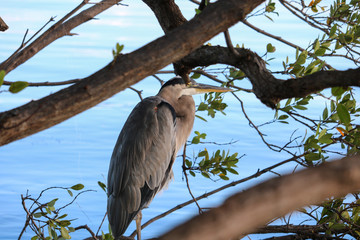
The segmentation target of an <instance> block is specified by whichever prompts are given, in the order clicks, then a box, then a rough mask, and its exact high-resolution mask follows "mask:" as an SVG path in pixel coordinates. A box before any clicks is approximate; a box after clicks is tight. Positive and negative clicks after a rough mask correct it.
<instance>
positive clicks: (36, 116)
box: [0, 0, 264, 145]
mask: <svg viewBox="0 0 360 240" xmlns="http://www.w3.org/2000/svg"><path fill="white" fill-rule="evenodd" d="M263 1H264V0H256V1H250V0H247V1H238V0H220V1H217V2H216V3H214V4H212V5H210V6H208V7H207V8H206V9H205V10H204V11H203V12H202V14H200V15H198V16H196V17H195V18H194V19H192V20H191V21H189V22H187V23H186V24H183V25H181V26H180V27H178V28H176V29H174V30H173V31H171V32H169V33H168V34H167V35H165V36H163V37H161V38H159V39H157V40H155V41H153V42H151V43H149V44H147V45H146V46H144V47H142V48H140V49H138V50H136V51H134V52H132V53H130V54H126V55H122V56H119V57H118V58H117V59H116V61H115V62H114V63H110V64H108V65H107V66H106V67H104V68H103V69H101V70H99V71H98V72H96V73H94V74H93V75H91V76H89V77H87V78H85V79H83V80H82V81H81V82H79V83H77V84H74V85H72V86H70V87H68V88H66V89H63V90H60V91H58V92H56V93H54V94H52V95H49V96H47V97H44V98H42V99H40V100H37V101H32V102H29V103H28V104H25V105H23V106H21V107H18V108H15V109H12V110H10V111H7V112H3V113H0V131H1V136H0V145H4V144H7V143H10V142H12V141H15V140H17V139H21V138H24V137H26V136H29V135H31V134H34V133H36V132H39V131H41V130H44V129H46V128H49V127H51V126H54V125H55V124H57V123H60V122H62V121H64V120H66V119H68V118H70V117H72V116H74V115H76V114H78V113H80V112H82V111H85V110H87V109H89V108H91V107H93V106H95V105H96V104H98V103H100V102H101V101H104V100H105V99H107V98H109V97H111V96H113V95H114V94H116V93H118V92H119V91H121V90H123V89H126V88H127V87H129V86H131V85H133V84H135V83H137V82H139V81H140V80H142V79H143V78H145V77H146V76H149V75H151V74H154V73H155V72H156V71H158V70H160V69H161V68H163V67H165V66H166V65H168V64H169V63H171V62H175V61H177V60H179V59H181V58H182V57H184V56H186V55H187V54H189V53H191V52H192V51H194V50H195V49H197V48H199V47H200V46H201V45H202V44H203V43H204V42H206V41H208V40H209V39H211V38H212V37H214V36H215V35H217V34H218V33H220V32H223V31H225V30H226V29H227V28H229V27H230V26H232V25H234V24H235V23H237V22H238V21H241V20H242V19H244V17H245V16H246V15H247V14H248V13H250V12H251V11H252V10H253V9H254V8H255V7H256V6H258V5H259V4H260V3H262V2H263ZM194 33H196V34H194ZM144 56H146V57H144Z"/></svg>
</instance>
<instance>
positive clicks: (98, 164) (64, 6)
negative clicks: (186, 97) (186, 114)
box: [0, 0, 323, 239]
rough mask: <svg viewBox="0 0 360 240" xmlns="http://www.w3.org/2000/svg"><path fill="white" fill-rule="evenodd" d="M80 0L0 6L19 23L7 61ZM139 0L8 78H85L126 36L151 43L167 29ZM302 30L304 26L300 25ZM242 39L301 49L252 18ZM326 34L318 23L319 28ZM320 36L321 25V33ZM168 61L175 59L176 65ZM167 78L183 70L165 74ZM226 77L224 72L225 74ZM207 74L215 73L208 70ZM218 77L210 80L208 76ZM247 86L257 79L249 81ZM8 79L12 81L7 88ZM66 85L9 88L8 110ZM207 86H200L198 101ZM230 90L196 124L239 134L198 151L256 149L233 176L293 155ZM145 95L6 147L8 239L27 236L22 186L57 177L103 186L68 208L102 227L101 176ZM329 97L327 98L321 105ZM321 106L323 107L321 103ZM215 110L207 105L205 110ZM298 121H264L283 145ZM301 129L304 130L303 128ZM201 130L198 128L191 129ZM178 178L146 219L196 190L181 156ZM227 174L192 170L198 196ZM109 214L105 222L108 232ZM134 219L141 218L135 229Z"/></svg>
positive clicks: (61, 182) (66, 182) (254, 108)
mask: <svg viewBox="0 0 360 240" xmlns="http://www.w3.org/2000/svg"><path fill="white" fill-rule="evenodd" d="M78 2H79V1H72V0H66V1H65V0H61V1H59V0H56V1H55V0H53V1H51V3H49V1H41V0H37V1H31V3H30V2H27V1H25V2H24V1H19V0H13V1H6V2H4V3H2V6H1V9H0V16H1V17H2V18H3V19H4V20H5V21H6V22H7V24H8V25H9V27H10V29H9V30H8V31H7V32H5V33H0V42H1V44H0V61H2V60H4V59H6V57H7V56H9V55H10V54H11V53H12V52H13V51H14V50H15V49H16V48H17V47H18V46H19V44H20V43H21V41H22V37H23V34H24V32H25V31H26V29H29V34H30V35H31V34H33V33H34V32H35V31H36V30H37V29H38V28H39V27H41V26H42V25H43V24H44V23H45V22H46V21H47V20H48V19H49V18H50V17H52V16H57V17H56V19H60V17H61V16H63V15H64V14H65V13H66V12H67V11H69V10H70V9H72V8H73V7H74V6H75V5H76V4H78ZM123 3H126V4H128V5H129V6H116V7H113V8H111V9H110V10H109V11H107V12H105V13H103V14H101V15H99V16H98V18H99V19H98V20H93V21H90V22H88V23H86V24H84V25H82V26H80V27H78V28H76V29H74V30H73V31H72V32H73V33H77V34H78V35H76V36H72V37H64V38H62V39H60V40H57V41H56V42H54V43H53V44H52V45H51V46H49V47H47V48H46V49H44V50H43V51H41V52H40V53H39V54H38V55H36V56H35V57H33V58H32V59H30V60H29V61H28V62H26V63H25V64H23V65H21V66H20V67H18V68H17V69H15V70H14V71H12V72H11V73H10V74H9V75H8V76H7V77H6V80H8V81H16V80H26V81H30V82H42V81H62V80H68V79H74V78H83V77H86V76H88V75H89V74H91V73H93V72H94V71H96V70H98V69H99V68H101V67H103V66H104V65H106V64H107V63H108V62H109V61H111V58H112V54H111V50H112V48H114V46H115V44H116V42H119V43H120V44H124V45H125V48H124V52H131V51H133V50H135V49H137V48H139V47H141V46H142V45H144V44H146V43H148V42H149V41H152V40H154V39H155V38H157V37H159V36H161V35H162V34H163V33H162V30H161V28H160V27H159V25H158V24H157V21H156V19H155V17H154V16H153V14H152V12H151V11H150V10H149V9H148V8H147V6H146V5H145V4H143V3H142V2H141V1H124V2H123ZM194 8H195V7H194V5H193V4H191V3H190V2H188V1H181V9H182V10H184V11H186V12H185V16H186V17H187V18H191V17H192V16H193V14H194ZM279 21H280V20H277V21H276V22H275V23H272V22H270V21H268V20H267V19H266V18H262V19H260V20H256V21H254V22H255V23H261V24H264V25H263V26H264V27H270V28H271V26H274V25H275V24H278V23H279ZM281 21H282V22H280V24H283V25H282V26H284V27H285V28H289V29H291V26H292V25H291V24H292V23H294V22H295V21H297V20H296V19H294V18H291V17H289V16H285V17H284V18H283V19H282V20H281ZM272 30H274V33H275V34H279V35H280V34H281V33H282V32H283V31H284V28H275V29H272ZM300 30H302V28H301V29H300ZM231 34H232V36H233V42H234V43H238V44H239V45H242V44H243V43H244V45H245V47H249V48H251V49H253V50H256V51H257V52H258V53H259V54H260V55H261V54H263V53H264V52H265V46H266V44H267V43H268V42H272V43H273V44H274V45H275V46H276V47H277V49H278V53H279V55H280V57H283V56H286V55H289V57H293V56H294V53H293V51H292V50H290V48H289V47H286V46H284V45H281V44H279V43H276V42H275V41H274V40H270V39H268V38H266V37H261V36H260V37H259V35H258V34H256V33H255V32H254V31H252V30H249V29H248V28H247V27H246V26H244V25H242V24H238V25H236V26H235V27H233V28H231ZM315 34H316V33H315ZM308 36H314V33H313V32H311V31H310V32H309V31H307V32H306V33H305V34H304V33H302V34H301V37H299V35H298V34H296V32H293V33H292V35H291V34H290V33H289V39H290V40H294V41H297V43H298V44H303V46H306V44H307V43H308V42H307V41H308V40H306V41H305V42H304V38H306V37H308ZM315 36H316V35H315ZM210 42H211V43H212V44H214V45H215V44H224V40H223V37H222V35H221V36H218V37H216V38H214V39H213V40H211V41H210ZM280 57H279V59H278V60H275V61H274V62H273V63H272V66H273V67H274V69H275V70H280V69H281V65H280V64H281V61H279V60H280V59H281V58H280ZM166 69H171V66H169V67H167V68H166ZM159 76H160V77H161V78H163V79H164V80H167V79H169V78H171V77H173V75H159ZM219 77H220V78H221V74H220V75H219ZM200 81H203V82H205V81H207V79H205V78H202V79H201V80H200ZM207 83H210V82H207ZM159 86H160V85H159V83H158V81H157V80H156V79H154V78H152V77H148V78H146V79H145V80H144V81H142V82H141V83H139V84H137V85H135V86H134V87H135V88H137V89H139V90H143V96H144V97H146V96H150V95H154V94H156V92H157V90H158V88H159ZM242 87H247V88H250V85H249V84H248V83H247V82H246V81H244V83H243V85H242ZM1 89H4V88H1ZM59 89H60V88H59V87H43V88H30V87H29V88H27V89H25V90H24V91H22V92H21V93H19V94H16V95H13V94H11V93H8V92H2V93H0V111H4V110H8V109H11V108H13V107H16V106H20V105H22V104H24V103H26V102H28V101H29V100H32V99H38V98H41V97H43V96H46V95H48V94H50V93H52V92H55V91H57V90H59ZM238 96H239V97H240V98H241V99H242V100H243V101H244V103H245V108H246V111H247V113H248V115H249V116H250V117H251V119H252V120H253V121H254V122H255V123H256V124H261V123H264V122H267V121H270V120H272V118H273V115H274V112H273V111H272V110H270V109H268V108H266V107H265V106H264V105H262V104H261V103H260V102H259V101H258V100H257V99H256V98H255V97H254V96H253V95H251V94H246V93H238ZM201 98H202V96H195V100H196V102H197V103H199V101H200V100H201ZM225 100H226V101H227V102H228V103H229V107H228V108H227V110H226V116H224V115H222V114H217V115H218V117H217V118H216V119H210V118H207V119H208V122H207V123H205V122H203V121H201V120H199V119H196V122H195V125H194V130H198V131H199V132H206V133H207V139H206V141H209V142H219V143H226V142H230V141H237V142H236V143H234V144H232V145H226V146H216V145H213V144H206V145H201V146H189V147H188V155H189V156H192V155H196V154H197V152H198V151H199V150H202V149H203V148H204V147H206V148H207V149H208V150H209V151H210V152H211V151H213V150H216V149H217V148H221V149H225V150H226V151H227V150H230V151H231V152H239V155H242V154H246V156H245V157H243V158H242V159H241V160H240V161H239V164H238V169H237V171H238V172H239V176H232V177H231V179H232V180H237V179H240V178H243V177H246V176H248V175H250V174H253V173H255V172H256V171H257V170H258V169H262V168H265V167H267V166H270V165H273V164H275V163H277V162H278V161H279V160H284V159H286V158H288V157H289V156H288V155H286V154H283V153H280V154H278V153H274V152H273V151H270V150H269V149H268V148H267V147H266V146H265V144H264V143H263V142H261V141H260V137H259V136H258V134H257V133H256V131H255V130H254V129H252V128H250V127H249V124H248V121H247V120H246V119H245V118H244V115H243V113H242V111H241V108H240V104H239V103H238V102H237V100H236V99H235V98H234V97H233V96H232V95H231V94H227V96H226V98H225ZM138 101H139V98H138V96H137V94H136V93H135V92H133V91H131V90H125V91H123V92H121V93H118V94H116V95H115V96H113V97H112V98H110V99H108V100H106V101H104V102H102V103H100V104H98V105H97V106H96V107H94V108H92V109H90V110H88V111H85V112H83V113H81V114H79V115H77V116H75V117H72V118H71V119H69V120H67V121H65V122H63V123H60V124H58V125H56V126H54V127H52V128H50V129H47V130H45V131H42V132H40V133H37V134H34V135H32V136H30V137H27V138H25V139H22V140H19V141H16V142H13V143H10V144H8V145H6V146H3V147H1V148H0V222H1V225H0V232H1V236H0V239H17V237H18V234H19V232H20V231H21V229H22V227H23V225H24V223H25V216H26V215H25V212H24V210H23V209H22V205H21V199H20V195H21V194H24V195H25V194H26V193H27V191H29V194H31V195H32V196H33V197H36V196H37V195H38V194H39V193H40V191H41V190H43V189H45V188H48V187H51V186H63V187H69V186H72V185H74V184H77V183H82V184H84V185H85V189H91V190H96V191H94V192H87V193H84V194H82V195H80V196H79V197H78V198H77V200H76V201H75V203H74V204H72V205H71V206H70V207H68V208H67V209H66V210H64V211H63V213H65V212H66V213H69V218H70V219H76V220H74V222H73V224H72V225H73V226H78V225H82V224H88V225H89V227H90V228H91V229H92V230H93V231H95V232H96V231H97V229H98V227H99V225H100V223H101V220H102V218H103V216H104V213H105V210H106V195H105V193H104V192H103V191H102V190H101V189H100V188H99V187H98V185H97V181H102V182H106V180H105V179H106V176H107V170H108V164H109V159H110V155H111V153H112V149H113V146H114V144H115V141H116V139H117V136H118V133H119V132H120V130H121V128H122V125H123V123H124V121H125V120H126V118H127V116H128V114H129V113H130V111H131V109H132V108H133V107H134V106H135V105H136V103H137V102H138ZM322 106H323V105H322V104H321V103H319V106H318V107H322ZM314 112H316V111H314ZM203 116H205V115H203ZM294 128H296V126H294V125H282V124H274V125H266V126H264V127H263V128H262V130H263V131H264V132H266V133H267V134H268V135H269V137H267V140H269V141H271V143H274V144H279V145H283V144H285V143H286V142H287V141H288V140H289V136H290V134H291V133H292V131H293V129H294ZM298 133H299V135H300V134H303V133H304V130H303V129H299V130H298ZM190 138H191V137H190ZM293 167H294V166H293V165H292V164H289V165H287V166H285V167H281V168H279V169H278V170H277V171H278V172H282V173H283V172H289V171H291V170H292V169H293ZM174 173H175V180H174V181H173V182H172V183H171V185H170V186H169V189H168V190H166V191H164V192H163V193H161V194H159V195H158V196H157V197H156V198H155V199H154V201H153V203H152V204H151V205H150V208H148V209H146V210H144V211H143V222H145V221H146V220H148V219H150V218H152V217H154V216H156V215H158V214H160V213H162V212H164V211H166V210H168V209H170V208H172V207H174V206H176V205H178V204H181V203H182V202H184V201H187V200H189V199H191V197H190V195H189V194H188V191H187V189H186V183H185V181H184V180H183V176H182V171H181V159H180V158H179V159H178V161H177V162H176V163H175V166H174ZM273 176H275V175H272V174H268V175H266V176H264V177H261V178H259V179H255V180H251V181H249V182H247V183H244V184H241V185H239V186H236V187H233V188H230V189H228V190H226V191H223V192H221V193H218V194H216V195H213V196H212V197H210V198H208V199H205V200H202V201H200V202H199V204H200V205H201V206H202V207H212V206H216V205H218V204H220V203H221V202H222V201H223V199H225V198H226V197H227V196H229V195H231V194H232V193H234V192H236V191H240V190H243V189H246V188H248V187H249V186H252V185H254V184H256V183H258V182H260V181H263V180H264V179H267V178H269V177H273ZM226 183H227V182H224V181H216V182H213V181H210V180H207V179H204V178H202V177H197V178H192V177H190V185H191V189H192V192H193V194H194V195H195V196H198V195H201V194H203V193H205V192H209V191H211V190H212V189H214V188H216V187H219V186H222V185H224V184H226ZM59 196H60V200H59V201H58V203H57V204H59V206H60V204H64V203H67V202H69V201H71V198H70V197H69V196H68V194H67V193H66V192H65V191H63V190H52V191H49V194H47V195H46V196H44V199H43V201H44V202H45V201H46V200H51V199H53V198H55V197H59ZM197 213H198V211H197V208H196V206H195V205H194V204H192V205H190V206H188V207H185V208H183V209H181V210H178V211H176V212H175V213H173V214H171V215H169V216H167V217H165V218H163V219H160V220H158V221H156V222H155V223H153V224H151V225H150V226H149V227H147V228H146V229H144V231H143V236H144V237H145V238H150V237H156V236H158V235H159V234H161V233H163V232H166V231H167V230H169V229H171V228H172V227H173V226H175V225H177V224H179V223H181V222H183V221H185V220H186V219H188V218H189V217H191V216H193V215H195V214H197ZM107 229H108V227H107V222H106V221H105V223H104V225H103V227H102V230H104V232H107ZM133 229H134V225H133V224H132V225H131V226H130V227H129V229H128V232H127V233H129V234H130V233H131V232H132V231H133ZM33 235H34V234H33V233H32V232H31V231H30V229H28V230H27V232H26V233H25V235H24V238H23V239H29V238H30V237H31V236H33ZM72 236H73V239H81V238H85V237H88V236H89V234H88V233H87V232H86V231H84V230H81V231H78V232H76V233H74V234H73V235H72Z"/></svg>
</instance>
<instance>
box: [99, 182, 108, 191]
mask: <svg viewBox="0 0 360 240" xmlns="http://www.w3.org/2000/svg"><path fill="white" fill-rule="evenodd" d="M98 185H99V186H100V187H101V189H102V190H104V192H106V185H105V183H103V182H100V181H98Z"/></svg>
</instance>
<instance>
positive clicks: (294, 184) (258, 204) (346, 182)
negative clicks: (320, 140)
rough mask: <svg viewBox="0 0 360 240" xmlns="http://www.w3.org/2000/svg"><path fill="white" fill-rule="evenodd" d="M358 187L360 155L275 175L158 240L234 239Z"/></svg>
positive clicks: (355, 189) (359, 183)
mask: <svg viewBox="0 0 360 240" xmlns="http://www.w3.org/2000/svg"><path fill="white" fill-rule="evenodd" d="M359 188H360V157H359V156H356V157H349V158H345V159H342V160H337V161H334V162H330V163H326V164H323V165H322V166H320V167H316V168H311V169H306V170H302V171H299V172H296V173H293V174H291V175H287V176H283V177H279V178H274V179H271V180H268V181H266V182H264V183H262V184H259V185H257V186H255V187H253V188H250V189H248V190H246V191H244V192H241V193H237V194H235V195H233V196H232V197H230V198H228V199H227V200H226V201H225V202H224V203H223V204H222V205H221V206H220V207H217V208H214V209H211V210H209V211H208V212H205V213H204V214H202V215H199V216H196V217H194V218H192V219H191V220H189V221H187V222H186V223H184V224H182V225H180V226H178V227H176V228H174V229H173V230H171V231H170V232H168V233H166V234H164V235H163V236H161V237H160V238H158V239H172V240H177V239H179V240H180V239H181V240H200V239H207V240H218V239H233V238H235V237H239V236H243V235H245V234H247V233H250V232H252V231H254V230H255V229H256V228H257V227H260V226H263V225H265V224H267V223H268V222H269V221H270V220H272V219H273V218H276V217H279V216H283V215H285V214H287V213H289V212H291V211H294V210H296V209H298V208H300V207H303V206H308V205H311V204H316V203H320V202H322V201H324V200H326V198H329V197H332V196H335V197H341V196H344V195H346V194H347V193H350V192H353V191H357V190H358V189H359Z"/></svg>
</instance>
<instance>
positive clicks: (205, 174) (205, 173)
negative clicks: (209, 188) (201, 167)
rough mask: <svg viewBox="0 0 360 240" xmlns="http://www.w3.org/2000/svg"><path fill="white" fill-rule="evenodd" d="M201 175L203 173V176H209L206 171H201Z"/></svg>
mask: <svg viewBox="0 0 360 240" xmlns="http://www.w3.org/2000/svg"><path fill="white" fill-rule="evenodd" d="M201 175H203V176H204V177H205V178H210V175H209V173H208V172H204V171H203V172H201Z"/></svg>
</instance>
